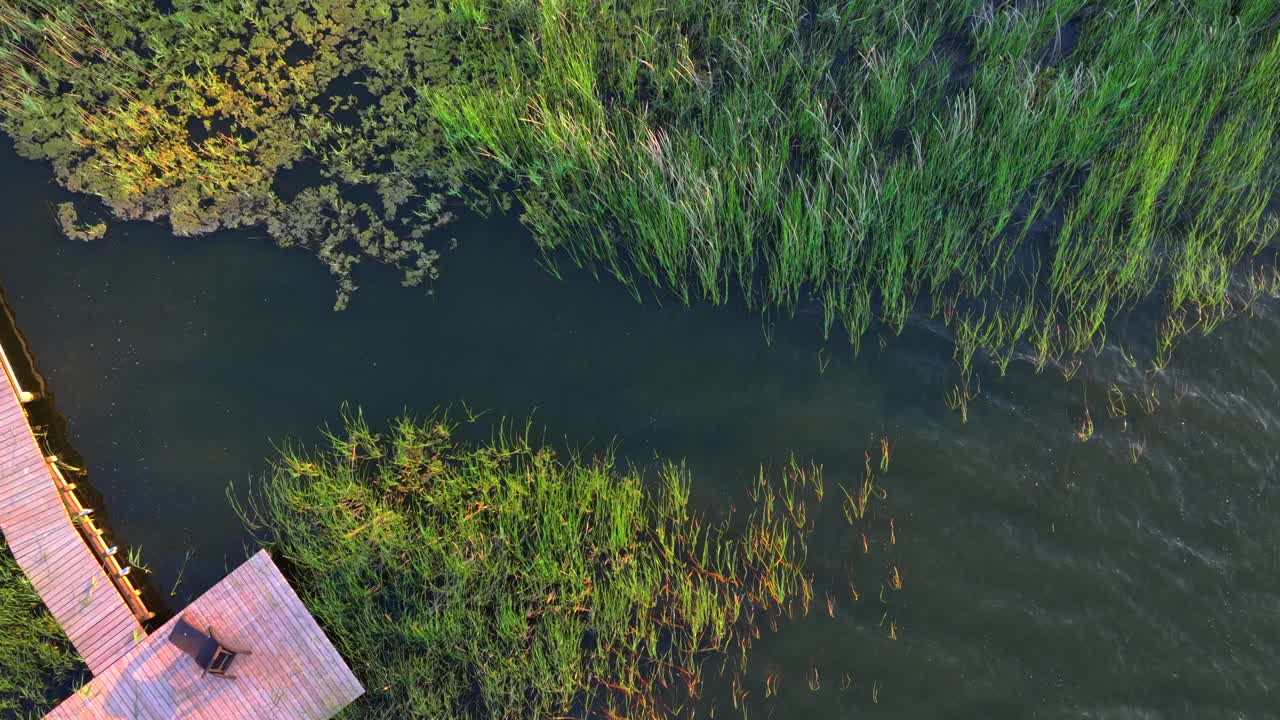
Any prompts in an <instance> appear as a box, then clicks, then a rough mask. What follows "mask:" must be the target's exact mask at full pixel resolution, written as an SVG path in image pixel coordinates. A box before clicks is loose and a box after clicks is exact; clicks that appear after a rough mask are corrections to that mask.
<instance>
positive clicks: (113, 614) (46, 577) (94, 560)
mask: <svg viewBox="0 0 1280 720" xmlns="http://www.w3.org/2000/svg"><path fill="white" fill-rule="evenodd" d="M67 487H68V486H67V485H66V483H65V482H64V481H63V480H62V478H61V477H60V475H59V474H58V472H57V469H56V467H54V466H53V465H52V464H51V463H50V462H49V461H48V460H46V459H45V456H44V453H43V452H42V451H41V449H40V445H39V443H38V442H36V438H35V435H34V434H33V433H32V431H31V426H30V425H29V424H28V423H27V416H26V411H25V410H24V409H23V407H22V398H21V390H20V389H19V388H18V384H17V380H16V378H14V376H13V371H12V369H11V368H10V366H9V364H8V359H7V358H5V357H4V350H3V348H0V533H3V534H4V538H5V542H6V543H7V544H8V545H9V549H10V551H11V552H13V556H14V558H16V559H17V561H18V565H19V567H21V568H22V571H23V573H24V574H25V575H26V576H27V578H28V579H30V580H31V584H32V585H33V586H34V587H35V590H36V592H37V593H38V594H39V595H40V598H41V600H43V601H44V604H45V606H46V607H48V608H49V612H51V613H52V614H53V617H54V618H55V619H57V621H58V624H59V625H61V626H62V629H63V630H64V631H66V633H67V637H69V638H70V639H71V643H72V645H74V646H75V648H76V651H77V652H79V653H80V655H81V656H82V657H84V660H85V663H86V664H87V665H88V666H89V669H90V670H91V671H93V672H95V673H97V672H100V671H102V670H106V669H107V668H108V667H110V666H111V665H112V663H114V662H115V661H116V660H117V659H119V658H120V657H121V656H123V655H124V654H125V653H126V652H128V651H129V650H130V649H132V648H133V646H134V643H135V642H137V641H138V640H140V639H141V638H142V637H143V632H142V626H141V625H140V624H139V623H138V618H137V617H136V614H135V610H133V609H131V608H130V605H129V603H128V602H126V599H125V597H124V595H123V594H122V593H121V592H120V590H119V588H118V587H117V582H121V581H120V580H118V579H113V578H111V577H109V576H108V575H107V572H108V571H107V570H106V569H104V567H103V564H102V562H101V561H100V559H99V556H98V555H95V553H94V552H93V551H92V550H91V549H90V547H89V545H88V544H86V542H85V538H84V536H83V535H82V534H81V530H80V528H78V527H76V525H75V524H74V523H73V522H72V520H71V517H70V516H69V515H68V513H67V505H65V504H64V497H63V493H64V492H69V491H70V490H69V489H66V490H64V488H67ZM93 532H94V533H95V537H94V539H95V540H97V541H98V542H99V543H101V539H100V538H99V537H98V536H97V535H96V533H97V531H96V530H94V531H93ZM100 550H101V548H100ZM109 567H111V568H112V569H113V570H114V571H116V572H118V569H119V566H118V565H116V564H110V565H109ZM124 584H125V585H126V586H127V585H128V584H127V583H124ZM129 589H130V590H131V586H130V587H129ZM130 601H131V602H133V603H135V604H136V606H137V607H141V603H140V602H139V601H138V600H137V598H136V596H135V597H133V598H130ZM142 612H145V608H144V609H143V610H142Z"/></svg>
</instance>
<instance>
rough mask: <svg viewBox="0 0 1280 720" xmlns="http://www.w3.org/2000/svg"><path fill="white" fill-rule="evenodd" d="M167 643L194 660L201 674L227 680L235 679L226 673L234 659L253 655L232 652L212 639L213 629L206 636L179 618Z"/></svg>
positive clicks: (240, 651)
mask: <svg viewBox="0 0 1280 720" xmlns="http://www.w3.org/2000/svg"><path fill="white" fill-rule="evenodd" d="M169 642H171V643H173V644H174V645H176V646H177V647H178V648H179V649H180V650H182V652H184V653H186V654H188V655H190V656H191V657H192V658H194V659H195V661H196V664H197V665H199V666H200V671H201V673H202V674H204V673H207V674H210V675H216V676H217V677H220V678H225V679H227V680H235V679H236V676H235V675H232V674H231V673H230V672H228V671H229V670H230V669H231V663H232V662H234V661H235V659H236V657H237V656H239V655H252V654H253V653H252V652H250V651H248V650H232V649H231V648H229V647H227V646H226V645H223V644H222V643H221V642H219V641H218V639H217V638H216V637H214V635H213V628H209V632H208V633H207V634H206V633H203V632H200V630H199V628H197V627H196V626H195V625H192V624H191V623H189V622H187V621H186V619H185V618H181V617H180V618H178V621H177V622H175V623H174V624H173V632H171V633H169Z"/></svg>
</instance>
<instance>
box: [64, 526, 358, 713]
mask: <svg viewBox="0 0 1280 720" xmlns="http://www.w3.org/2000/svg"><path fill="white" fill-rule="evenodd" d="M180 617H183V618H186V620H187V621H188V622H190V623H192V624H193V625H196V626H197V627H199V628H202V629H204V628H209V627H212V628H213V632H214V634H215V635H217V636H218V639H219V640H221V641H222V642H223V643H225V644H226V645H228V646H230V647H232V648H234V649H238V650H249V651H251V653H252V654H247V655H240V656H238V657H237V658H236V659H235V662H234V663H233V664H232V667H231V671H232V673H234V674H235V675H236V679H235V680H227V679H223V678H218V677H214V676H211V675H203V674H201V671H200V668H199V666H198V665H196V663H195V661H194V660H192V659H191V657H189V656H187V655H185V654H183V653H182V651H180V650H179V649H178V648H177V647H176V646H174V645H172V644H170V643H169V634H170V633H171V632H172V631H173V626H174V623H176V622H177V618H174V619H172V620H170V621H169V622H168V623H166V624H165V625H163V626H162V627H161V628H160V629H159V630H157V631H156V632H154V633H152V634H151V635H150V636H148V637H147V638H146V639H144V640H142V641H141V642H139V643H137V644H136V645H135V646H134V647H133V648H132V649H130V650H129V652H128V653H126V654H125V655H123V656H122V657H120V658H119V659H118V660H116V662H115V664H113V665H112V666H111V667H110V668H109V669H108V670H106V671H105V672H103V673H100V674H99V675H98V676H97V677H96V678H94V680H93V681H92V682H90V683H89V684H88V685H87V686H86V687H85V688H84V690H83V691H82V692H80V693H77V694H75V695H73V696H71V697H70V698H67V700H65V701H64V702H63V703H62V704H61V705H59V706H58V707H57V708H55V709H54V711H53V712H51V713H49V715H47V716H46V718H49V719H50V720H70V719H71V718H96V717H106V718H119V717H128V718H138V719H150V718H156V720H160V719H162V718H163V719H164V720H206V719H207V720H249V719H250V718H253V719H254V720H259V719H261V720H270V719H278V720H328V718H330V717H332V716H333V715H335V714H337V713H338V712H340V711H341V710H342V708H344V707H346V706H347V705H348V704H350V703H351V702H352V701H354V700H355V699H356V698H357V697H359V696H360V695H361V694H363V693H364V688H363V687H361V685H360V682H359V680H357V679H356V677H355V675H354V674H353V673H352V672H351V670H350V668H348V667H347V665H346V663H345V662H344V661H343V660H342V657H341V656H339V655H338V652H337V650H335V649H334V647H333V645H332V643H330V642H329V639H328V638H327V637H325V635H324V632H323V630H322V629H321V628H320V626H319V624H318V623H316V622H315V619H314V618H312V617H311V614H310V613H308V612H307V609H306V607H305V606H304V605H303V604H302V601H301V600H300V599H299V598H298V596H297V594H296V593H294V592H293V589H292V588H291V587H289V584H288V582H287V581H286V580H285V578H284V576H283V575H282V574H281V573H280V570H279V569H278V568H277V567H276V566H275V563H274V562H272V561H271V557H270V555H268V554H267V553H266V551H260V552H258V553H257V554H256V555H254V556H253V557H252V558H250V559H249V560H247V561H245V562H244V564H242V565H241V566H240V567H238V568H236V569H235V570H234V571H232V572H231V574H230V575H228V576H227V577H226V578H224V579H223V580H222V581H221V582H219V583H218V584H217V585H214V586H213V587H212V588H210V589H209V591H208V592H206V593H205V594H204V595H202V596H200V597H199V598H198V599H196V601H195V602H193V603H191V605H190V606H189V607H187V609H186V610H184V611H183V612H182V613H181V615H180Z"/></svg>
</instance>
